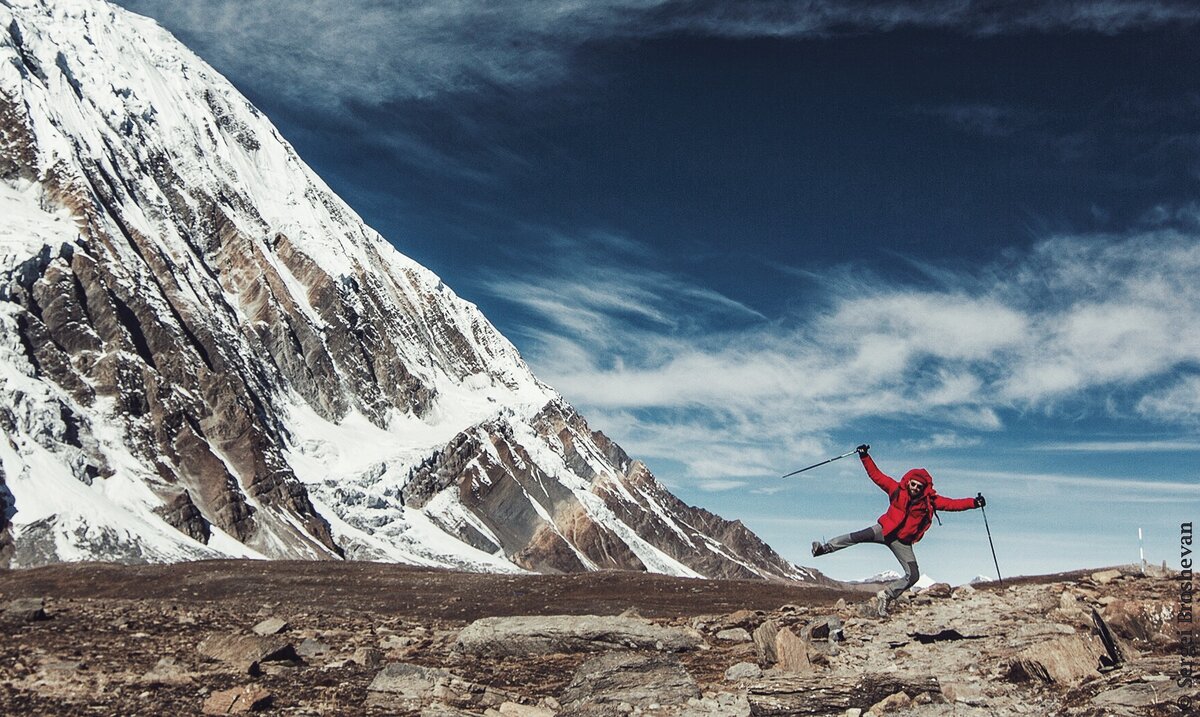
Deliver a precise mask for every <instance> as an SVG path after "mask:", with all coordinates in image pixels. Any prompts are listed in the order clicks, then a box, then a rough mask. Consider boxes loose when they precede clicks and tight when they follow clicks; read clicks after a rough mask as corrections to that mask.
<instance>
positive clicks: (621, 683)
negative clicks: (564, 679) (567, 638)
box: [559, 652, 701, 717]
mask: <svg viewBox="0 0 1200 717" xmlns="http://www.w3.org/2000/svg"><path fill="white" fill-rule="evenodd" d="M700 694H701V692H700V687H699V686H698V685H697V684H696V680H695V679H693V678H692V676H691V675H690V674H688V671H687V670H686V669H684V667H683V665H681V664H680V663H679V661H678V660H674V659H671V658H670V657H663V656H658V655H654V656H651V655H639V654H635V653H619V652H609V653H606V654H603V655H600V656H599V657H595V658H593V659H591V660H588V661H587V662H585V663H583V664H582V665H580V666H579V669H578V670H576V672H575V675H574V677H572V678H571V683H570V684H569V685H567V688H566V689H565V690H563V693H562V695H561V696H560V697H559V702H561V703H562V705H563V707H564V708H565V709H566V710H567V712H568V714H579V715H596V716H597V717H600V716H601V715H608V714H614V713H615V712H619V711H623V710H622V709H621V708H620V706H621V705H629V706H631V707H635V708H643V709H646V708H652V707H661V705H674V704H687V702H688V700H693V699H696V698H698V697H700Z"/></svg>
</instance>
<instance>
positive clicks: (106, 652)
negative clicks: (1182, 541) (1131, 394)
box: [0, 561, 1187, 717]
mask: <svg viewBox="0 0 1200 717" xmlns="http://www.w3.org/2000/svg"><path fill="white" fill-rule="evenodd" d="M1118 572H1119V571H1118ZM870 594H871V588H869V587H864V586H846V587H844V588H841V587H827V586H805V585H787V584H780V583H768V582H754V581H699V580H687V579H674V578H666V577H662V576H656V575H646V574H643V573H627V572H607V573H593V574H583V575H484V574H470V573H455V572H450V571H444V570H431V569H421V568H413V567H407V566H397V565H387V564H378V563H333V562H321V563H314V562H270V563H267V562H257V561H212V562H201V563H186V564H176V565H149V566H123V565H114V564H66V565H56V566H50V567H45V568H37V569H31V570H17V571H9V572H0V611H2V610H4V609H5V606H12V605H14V604H22V603H19V599H20V598H41V599H43V600H44V607H45V612H46V613H47V614H48V617H49V619H46V620H39V621H27V620H24V619H20V618H19V616H15V615H14V614H12V611H11V610H10V611H9V612H8V613H5V614H4V615H3V617H2V618H0V629H2V631H3V635H4V639H3V640H0V715H97V714H99V715H108V714H122V715H161V714H173V715H197V714H203V713H204V712H203V710H204V709H205V707H206V705H207V707H208V708H209V709H210V710H213V709H214V706H213V702H212V701H213V699H215V697H214V695H216V693H220V692H222V691H225V690H229V689H231V688H237V687H250V688H257V689H260V690H262V691H263V693H262V694H269V695H270V700H269V702H268V703H266V704H264V705H261V706H260V707H259V708H257V711H258V712H259V713H261V714H270V715H317V714H321V715H326V714H330V715H438V716H439V717H442V716H451V715H489V716H491V717H495V716H497V715H505V716H506V717H507V716H508V715H516V716H517V717H525V716H526V715H528V717H543V716H544V715H573V714H577V715H585V714H586V715H598V714H605V715H607V714H622V713H625V714H645V715H664V716H667V715H669V716H671V717H683V716H687V717H692V716H693V715H705V716H718V715H721V716H726V717H734V716H739V717H744V716H746V715H765V714H843V713H844V712H845V710H844V709H838V710H837V711H830V712H817V711H812V712H802V711H795V710H793V709H791V708H787V707H784V708H780V709H782V711H779V710H775V708H773V707H770V704H773V703H770V701H769V699H767V698H766V697H763V695H764V694H767V693H768V692H771V691H772V690H775V691H778V690H780V689H782V690H784V691H785V692H786V691H787V690H793V691H795V690H796V689H801V687H803V685H804V684H807V683H805V682H804V680H806V679H812V678H818V679H819V680H821V681H825V680H828V681H830V682H836V681H837V680H839V679H841V680H844V679H851V680H854V679H859V678H860V677H863V676H865V677H866V679H873V678H872V677H871V676H879V675H889V674H895V671H896V669H897V667H899V668H901V672H902V673H904V672H905V671H909V672H911V673H912V674H913V675H917V676H920V677H922V678H925V677H930V678H936V679H938V680H940V684H941V687H940V689H935V690H934V691H933V692H925V693H923V694H920V695H918V694H911V695H908V697H909V698H916V700H917V701H913V702H912V703H911V704H909V706H908V707H907V708H906V711H905V712H904V713H905V714H912V715H917V716H918V717H941V716H942V715H946V716H950V715H954V716H956V717H965V716H972V717H974V716H978V717H983V716H984V715H1023V714H1047V715H1049V714H1055V715H1057V714H1063V715H1080V716H1086V717H1100V716H1101V715H1103V716H1105V717H1108V716H1109V715H1142V714H1145V715H1156V716H1158V715H1183V714H1187V713H1186V712H1184V711H1181V709H1180V708H1178V707H1176V706H1174V705H1175V703H1173V702H1171V701H1170V700H1169V699H1165V698H1161V697H1160V693H1163V694H1166V692H1164V690H1167V688H1168V686H1169V685H1172V684H1173V682H1171V675H1172V670H1174V669H1175V668H1177V667H1178V658H1177V657H1175V656H1174V655H1176V651H1177V648H1178V645H1179V643H1178V640H1177V638H1175V637H1173V636H1172V634H1171V631H1170V629H1168V628H1169V627H1171V626H1169V625H1167V622H1169V621H1168V620H1165V619H1159V618H1161V617H1162V614H1163V611H1164V610H1167V609H1168V608H1169V607H1170V606H1171V605H1173V604H1174V602H1173V601H1176V600H1177V596H1178V589H1177V586H1176V585H1175V584H1174V583H1173V582H1172V580H1170V579H1169V575H1167V574H1163V575H1160V576H1158V577H1146V576H1142V575H1137V574H1132V573H1130V572H1128V571H1126V572H1125V573H1123V574H1120V575H1119V577H1117V578H1113V577H1112V576H1111V575H1110V576H1108V577H1107V578H1105V579H1103V580H1098V579H1097V578H1096V577H1095V576H1094V575H1092V574H1090V573H1088V572H1086V571H1083V572H1077V573H1066V574H1061V575H1057V576H1041V577H1035V578H1023V579H1017V580H1011V581H1006V583H1005V586H1004V587H1000V586H998V585H994V584H989V585H987V586H982V587H981V588H980V589H972V588H969V587H965V588H959V589H957V590H954V591H950V590H949V588H945V589H943V590H942V591H941V592H929V593H927V594H920V595H914V596H912V597H910V598H906V599H905V600H904V602H903V603H902V604H901V605H900V606H898V607H897V608H896V610H895V614H894V615H892V616H890V617H888V618H885V619H880V618H878V617H875V616H867V615H864V614H863V613H862V612H861V611H860V610H859V606H860V605H861V604H863V602H864V599H865V598H866V597H868V596H869V595H870ZM14 601H18V602H14ZM1093 607H1094V608H1097V609H1099V610H1101V611H1102V612H1103V614H1104V615H1105V619H1106V620H1108V622H1109V624H1110V625H1111V626H1112V627H1113V630H1114V631H1115V632H1117V633H1118V634H1119V637H1118V639H1119V640H1120V641H1121V645H1122V649H1124V651H1125V662H1124V663H1123V664H1122V666H1121V667H1120V668H1119V669H1117V670H1115V671H1112V672H1106V673H1104V674H1101V673H1100V672H1097V671H1095V670H1093V669H1092V667H1093V665H1089V664H1088V660H1092V661H1093V662H1094V659H1093V657H1094V656H1093V655H1090V654H1088V655H1084V657H1083V665H1082V671H1081V673H1080V674H1077V675H1069V676H1067V677H1059V678H1057V681H1055V679H1053V678H1052V679H1049V680H1044V679H1039V678H1037V677H1034V678H1030V676H1029V674H1027V673H1037V672H1038V667H1037V666H1038V665H1040V664H1043V663H1046V664H1050V662H1049V661H1048V659H1047V657H1046V655H1042V654H1040V653H1038V652H1037V651H1038V650H1040V649H1043V647H1044V646H1045V645H1046V644H1050V643H1054V642H1055V641H1063V640H1067V641H1070V640H1075V639H1076V638H1078V639H1079V640H1080V641H1090V642H1089V644H1093V643H1095V640H1094V639H1093V637H1091V631H1092V618H1091V617H1090V610H1091V609H1092V608H1093ZM621 613H627V614H630V613H632V614H636V615H640V616H641V617H644V618H647V619H649V621H650V622H651V623H653V625H656V626H660V627H663V628H669V629H673V630H683V631H689V632H690V633H692V634H695V635H697V636H698V637H700V638H701V639H702V641H703V642H704V643H705V644H704V647H703V648H702V649H699V650H689V651H684V652H680V653H677V654H675V655H664V654H663V653H662V652H661V649H659V650H655V649H652V648H639V650H630V651H626V650H619V651H620V652H633V653H637V654H644V655H647V656H649V657H650V658H651V659H652V660H653V661H654V665H657V666H662V665H666V664H668V663H669V664H672V665H675V667H680V666H681V667H682V668H683V670H685V671H686V676H687V677H688V680H689V681H694V689H695V691H696V695H697V696H696V697H693V698H691V699H690V700H682V698H681V701H680V702H678V703H677V704H661V705H659V704H658V703H657V702H651V701H647V702H646V703H645V704H642V705H637V704H634V705H630V704H626V703H620V704H616V703H613V704H605V705H603V706H602V707H601V708H599V709H600V711H598V712H597V711H593V712H588V711H587V710H582V711H579V710H578V709H574V708H571V707H570V706H569V705H560V702H559V700H560V698H561V699H563V700H564V701H565V697H564V696H565V695H568V694H570V693H571V691H572V689H574V690H576V692H578V689H579V688H578V684H576V686H575V687H573V688H572V687H570V686H569V685H570V684H571V683H572V680H573V678H576V679H575V682H576V683H578V682H579V680H578V678H577V673H581V671H582V670H584V669H585V668H586V667H587V664H586V663H588V661H589V660H591V659H592V658H593V657H595V656H596V653H595V652H590V653H589V652H570V651H552V652H550V653H549V654H522V655H518V656H505V655H497V654H486V653H471V652H470V651H464V650H462V649H460V646H459V645H456V639H457V638H458V637H459V634H460V631H462V630H463V629H464V628H465V627H466V626H467V625H468V624H469V623H471V622H472V621H473V620H476V619H478V618H483V617H493V616H519V615H525V616H539V615H540V616H545V615H585V614H591V615H610V616H611V615H618V614H621ZM1156 616H1157V617H1156ZM268 617H278V618H281V619H282V620H284V621H286V622H287V627H286V628H285V629H284V630H283V631H282V632H281V633H280V634H279V635H278V638H279V639H281V640H283V641H284V642H287V643H289V644H290V645H292V646H293V647H295V648H297V650H298V651H299V653H300V654H301V656H302V659H301V660H300V661H293V662H291V663H288V662H275V661H266V660H264V661H263V662H262V663H261V665H260V666H259V668H258V669H257V670H255V671H257V672H258V674H251V672H250V671H248V670H247V669H246V666H245V665H235V664H231V663H226V662H221V661H220V660H217V659H213V658H211V657H210V656H208V655H207V654H206V653H205V652H204V650H203V649H202V648H201V645H202V643H203V642H204V641H205V640H209V639H211V638H213V637H214V636H238V635H251V634H252V633H251V628H252V627H253V626H255V625H256V624H257V623H259V622H260V621H262V620H264V619H265V618H268ZM827 617H835V618H837V619H839V620H841V621H842V622H843V624H844V632H845V640H844V641H841V642H838V643H837V644H836V645H835V644H834V643H832V642H829V641H825V642H822V641H819V640H818V641H816V642H811V643H807V649H808V651H809V656H808V657H805V658H803V660H802V661H801V662H802V663H803V664H802V665H800V666H797V665H796V663H795V659H794V656H791V657H787V658H785V657H784V656H783V655H775V654H769V653H764V652H763V647H762V645H756V644H755V642H753V641H748V640H746V639H744V638H743V639H736V638H730V637H728V636H724V637H722V636H719V635H722V634H723V633H722V630H728V629H729V628H737V627H741V628H745V629H746V630H747V631H749V632H755V630H756V629H758V628H762V627H764V626H768V625H769V626H772V627H773V628H783V629H784V630H785V631H786V630H790V631H791V632H792V633H794V634H795V635H802V634H804V630H805V628H809V627H811V626H812V625H813V624H816V623H818V622H820V621H821V620H823V619H826V618H827ZM947 628H954V629H957V630H958V631H960V632H961V633H962V635H964V636H968V637H969V639H961V640H948V641H939V642H933V643H931V644H926V643H924V642H922V641H921V640H917V639H914V637H915V635H916V634H917V633H937V632H939V631H941V630H944V629H947ZM808 639H809V638H808V637H807V636H805V640H808ZM772 644H784V643H772ZM1080 644H1081V645H1082V644H1083V642H1080ZM597 649H600V650H601V651H603V650H609V649H611V648H602V649H601V648H597ZM802 651H803V650H802ZM1068 657H1069V658H1072V659H1073V658H1074V657H1077V656H1071V655H1068ZM810 658H811V662H812V664H811V665H809V664H808V662H809V660H810ZM1022 659H1025V660H1026V662H1025V663H1021V662H1020V660H1022ZM1055 659H1057V658H1055ZM1039 660H1041V662H1039ZM777 661H778V664H777ZM1078 661H1079V660H1076V662H1078ZM393 663H404V664H407V665H415V666H420V667H425V668H434V669H439V670H449V671H450V672H452V673H453V674H454V676H455V679H456V680H458V681H459V682H458V683H456V684H458V685H459V687H458V688H457V689H458V690H459V691H458V692H457V693H452V694H449V695H448V696H447V694H443V693H436V691H435V692H431V693H430V694H428V695H424V696H423V697H422V698H421V699H422V700H423V701H422V702H421V703H420V704H417V703H411V702H403V703H395V702H392V703H387V702H380V701H378V700H376V699H375V698H376V697H377V696H378V695H379V694H380V693H379V692H378V691H372V690H370V689H368V688H369V687H370V686H371V685H372V684H373V681H377V675H381V670H382V669H383V667H384V666H385V665H389V664H393ZM737 663H753V665H756V666H757V667H760V668H762V669H763V670H766V673H765V675H763V676H762V677H761V679H757V680H756V679H755V678H750V679H742V680H736V679H731V678H728V677H727V676H726V670H727V669H728V668H730V667H731V666H733V665H735V664H737ZM1014 664H1025V665H1026V667H1025V668H1022V669H1014ZM1028 665H1033V667H1032V668H1029V667H1028ZM1022 670H1024V672H1022ZM1051 672H1054V668H1053V665H1052V669H1051ZM650 679H651V678H649V677H648V678H647V680H648V681H649V680H650ZM463 684H466V685H468V686H469V689H468V688H466V687H462V685H463ZM798 685H799V686H800V687H798ZM439 689H441V688H439ZM597 689H598V688H597ZM805 689H806V688H805ZM1171 689H1174V688H1171ZM470 690H476V693H475V694H474V697H472V699H474V698H475V697H479V695H480V694H483V693H482V692H480V691H483V690H486V691H487V693H486V695H485V696H488V695H490V696H491V697H489V699H491V698H493V697H495V695H500V696H501V697H499V698H496V699H495V700H494V701H493V702H492V703H489V704H484V703H470V704H465V703H463V702H462V701H461V700H465V699H466V695H467V693H468V692H470ZM1147 690H1150V692H1147ZM910 691H911V690H910ZM801 694H802V695H803V694H804V693H801ZM1170 694H1172V695H1174V694H1175V693H1173V692H1172V693H1170ZM1180 694H1184V693H1180ZM701 695H702V696H701ZM1147 695H1149V696H1147ZM630 699H633V698H630ZM897 699H900V698H899V697H898V698H897ZM1172 699H1174V698H1172ZM455 700H460V702H458V703H455ZM1105 700H1108V701H1107V702H1106V701H1105ZM1122 700H1123V701H1122ZM501 701H503V702H504V704H503V705H501V704H500V702H501ZM901 701H903V700H901ZM443 702H450V703H452V704H457V708H455V707H447V706H443V705H442V703H443ZM796 704H811V700H807V698H803V697H802V699H801V702H799V703H796ZM1130 704H1133V706H1132V707H1131V706H1129V705H1130ZM870 706H871V704H870V703H868V704H864V705H862V709H863V711H866V708H867V707H870ZM879 709H880V710H882V709H883V708H882V707H880V708H879ZM456 710H457V711H456ZM489 710H490V711H489ZM520 710H526V711H520ZM536 710H541V711H536ZM772 710H775V711H772ZM1130 710H1132V711H1130ZM210 713H215V712H211V711H210ZM871 714H877V713H871ZM879 714H881V713H879Z"/></svg>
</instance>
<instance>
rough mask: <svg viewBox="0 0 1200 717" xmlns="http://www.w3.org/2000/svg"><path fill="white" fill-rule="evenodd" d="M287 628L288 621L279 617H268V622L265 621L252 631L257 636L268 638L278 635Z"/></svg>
mask: <svg viewBox="0 0 1200 717" xmlns="http://www.w3.org/2000/svg"><path fill="white" fill-rule="evenodd" d="M287 628H288V624H287V622H286V621H284V620H281V619H279V618H277V617H268V618H267V619H266V620H263V621H262V622H260V623H258V624H257V625H255V626H254V627H253V628H251V631H252V632H253V633H254V634H255V635H262V636H263V637H266V636H268V635H278V634H279V633H281V632H283V631H284V630H286V629H287Z"/></svg>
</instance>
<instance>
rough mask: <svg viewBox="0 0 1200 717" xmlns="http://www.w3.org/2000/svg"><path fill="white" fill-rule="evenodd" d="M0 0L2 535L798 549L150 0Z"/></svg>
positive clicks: (439, 561) (324, 545)
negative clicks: (480, 287)
mask: <svg viewBox="0 0 1200 717" xmlns="http://www.w3.org/2000/svg"><path fill="white" fill-rule="evenodd" d="M0 28H3V30H0V217H2V219H0V324H2V330H0V427H2V428H3V434H4V439H3V441H0V562H3V563H10V564H13V565H19V566H29V565H36V564H41V563H47V562H56V561H62V560H75V559H88V558H95V559H105V560H118V561H127V562H141V561H170V560H180V559H191V558H203V557H221V556H248V557H271V558H338V557H352V558H366V559H380V560H395V561H403V562H413V563H419V564H426V565H445V566H457V567H466V568H471V569H482V570H509V571H511V570H519V569H521V568H525V569H530V570H539V571H580V570H595V569H600V568H626V569H635V570H650V571H655V572H666V573H671V574H676V575H697V576H729V577H764V578H772V579H813V578H814V576H813V575H811V574H809V573H807V572H806V571H803V570H801V569H798V568H796V567H795V566H793V565H791V564H789V563H787V562H786V561H784V560H783V559H781V558H780V557H779V556H778V555H776V554H775V553H774V552H773V551H772V550H771V549H770V548H769V547H767V546H766V545H764V544H763V543H762V542H761V541H760V540H758V539H757V538H756V537H755V536H754V535H753V534H752V533H751V532H750V531H748V530H747V529H746V528H745V527H744V526H742V525H741V524H740V523H736V522H733V523H731V522H728V521H725V520H722V519H721V518H719V517H717V516H715V515H712V514H711V513H708V512H706V511H702V510H698V509H694V508H690V507H688V506H686V505H684V504H683V503H681V502H680V501H679V500H678V499H676V498H675V497H674V496H672V495H671V494H670V493H669V492H668V491H666V490H665V489H664V488H663V487H662V486H661V485H660V484H658V483H657V482H656V481H655V480H654V478H653V477H652V476H651V475H650V473H649V471H648V470H647V469H646V467H645V466H644V465H642V464H641V463H639V462H637V461H634V460H631V459H630V458H629V457H628V456H627V455H625V453H624V452H623V451H622V450H621V449H620V448H619V447H618V446H617V445H616V444H614V443H613V442H612V441H610V440H609V439H607V438H606V437H604V436H603V435H602V434H600V433H598V432H593V431H591V430H590V429H589V428H588V426H587V425H586V423H585V422H584V420H583V418H581V417H580V416H579V415H578V414H576V413H575V411H574V410H573V409H572V408H571V407H570V406H569V405H567V404H566V403H565V402H563V401H562V399H561V398H560V397H559V396H558V395H557V394H556V393H555V392H554V391H553V390H552V389H550V388H549V387H547V386H545V385H544V384H542V383H541V382H540V381H539V380H538V379H537V378H536V377H535V376H534V375H533V374H532V373H531V372H530V370H529V368H528V367H527V366H526V364H525V363H524V361H523V360H522V359H521V357H520V356H519V355H518V353H517V351H516V350H515V348H514V347H513V346H512V345H511V344H510V343H509V342H508V341H507V340H506V339H505V338H504V337H503V336H501V335H500V334H499V333H498V332H497V331H496V330H495V329H494V328H493V327H492V326H491V324H489V323H488V321H487V320H486V319H485V318H484V317H483V315H482V314H481V313H480V312H479V311H478V310H477V309H476V308H475V307H474V306H473V305H471V304H470V303H468V302H466V301H464V300H463V299H461V298H459V297H458V296H456V295H455V294H454V293H453V292H452V291H451V290H450V289H449V288H448V287H447V286H446V285H445V284H444V283H442V281H441V280H439V279H438V277H436V276H434V275H433V274H432V273H430V272H429V271H428V270H426V269H424V268H423V267H421V266H419V265H417V264H416V263H414V262H413V261H411V260H409V259H408V258H406V257H404V256H402V255H401V254H399V253H397V252H396V251H395V249H393V247H392V246H391V245H390V244H388V242H386V241H385V240H384V239H383V238H381V237H380V236H379V235H378V234H377V233H375V232H374V231H372V230H371V229H370V228H369V227H367V226H365V225H364V224H363V223H362V221H361V220H360V219H359V218H358V217H357V216H356V215H355V214H354V212H353V211H352V210H351V209H350V208H349V207H348V206H347V205H346V204H345V203H344V202H342V201H341V200H340V199H339V198H338V197H336V196H335V195H334V194H333V193H332V192H331V191H330V190H329V188H328V187H326V185H325V184H324V183H323V182H322V181H321V180H320V179H319V178H318V177H317V176H316V175H315V174H313V173H312V171H311V170H309V169H308V167H306V166H305V165H304V163H303V162H302V161H301V160H300V158H299V157H298V156H297V155H296V153H295V152H294V151H293V149H292V148H291V147H290V146H289V145H288V144H287V143H286V142H285V141H284V140H283V139H282V138H281V137H280V136H279V134H278V132H277V131H276V130H275V128H274V127H273V126H272V125H271V124H270V123H269V122H268V121H267V120H266V118H265V117H263V116H262V115H261V113H259V112H258V111H257V110H256V109H255V108H254V107H253V106H251V105H250V104H249V103H248V102H247V101H246V99H245V98H243V97H242V96H241V95H239V94H238V92H237V91H236V90H235V89H234V88H233V87H232V86H231V85H230V84H229V83H228V82H227V81H225V80H224V79H223V78H221V77H220V76H219V75H217V73H216V72H215V71H213V70H212V69H211V68H210V67H208V66H207V65H206V64H204V63H203V62H202V61H201V60H199V59H198V58H197V57H195V56H194V55H193V54H191V53H190V52H189V51H187V50H186V49H185V48H184V47H182V46H181V45H180V44H179V43H178V42H177V41H175V40H174V39H173V38H172V37H171V36H170V35H168V34H167V33H166V32H165V31H163V30H162V29H161V28H159V27H158V26H157V25H156V24H154V23H153V22H152V21H150V20H147V19H145V18H141V17H138V16H136V15H132V14H130V13H127V12H125V11H123V10H120V9H119V8H116V7H114V6H111V5H109V4H106V3H104V2H102V1H101V0H62V1H59V2H49V1H48V0H4V1H3V2H0Z"/></svg>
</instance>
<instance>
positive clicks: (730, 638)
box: [717, 627, 750, 642]
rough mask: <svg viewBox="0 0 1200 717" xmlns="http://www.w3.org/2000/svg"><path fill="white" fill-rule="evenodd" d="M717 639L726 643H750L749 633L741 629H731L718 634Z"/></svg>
mask: <svg viewBox="0 0 1200 717" xmlns="http://www.w3.org/2000/svg"><path fill="white" fill-rule="evenodd" d="M717 639H718V640H725V641H726V642H750V633H748V632H746V629H745V628H743V627H731V628H729V629H728V630H721V631H720V632H718V633H717Z"/></svg>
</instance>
